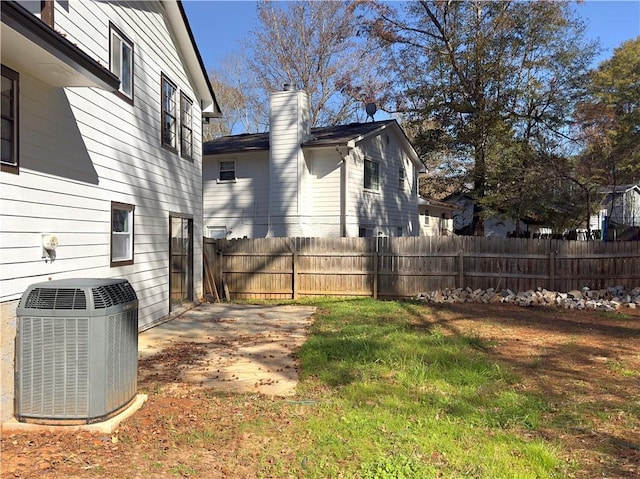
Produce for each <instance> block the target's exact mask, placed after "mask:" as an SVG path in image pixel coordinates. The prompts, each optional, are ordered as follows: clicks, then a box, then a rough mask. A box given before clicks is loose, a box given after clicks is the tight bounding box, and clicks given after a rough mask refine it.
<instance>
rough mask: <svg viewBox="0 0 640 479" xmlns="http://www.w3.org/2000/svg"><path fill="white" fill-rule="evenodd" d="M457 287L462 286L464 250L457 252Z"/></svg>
mask: <svg viewBox="0 0 640 479" xmlns="http://www.w3.org/2000/svg"><path fill="white" fill-rule="evenodd" d="M458 287H459V288H460V289H462V288H464V251H463V250H460V251H459V252H458Z"/></svg>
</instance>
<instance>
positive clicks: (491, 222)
mask: <svg viewBox="0 0 640 479" xmlns="http://www.w3.org/2000/svg"><path fill="white" fill-rule="evenodd" d="M445 200H446V202H447V203H452V204H454V205H456V206H457V207H458V210H457V211H456V212H455V213H454V214H453V230H454V232H455V233H456V234H460V235H470V234H472V231H471V225H472V222H473V209H474V200H473V198H472V197H471V196H469V195H466V194H462V193H454V194H451V195H449V196H447V197H446V198H445ZM483 226H484V236H496V237H502V238H506V237H507V236H511V235H513V234H515V233H516V231H517V230H519V231H520V232H521V233H523V234H526V232H529V234H531V232H530V231H529V228H528V224H527V223H526V222H525V221H523V220H518V221H517V222H516V221H515V220H513V219H512V218H507V217H506V216H502V215H498V214H496V215H493V216H491V217H489V218H485V219H484V221H483Z"/></svg>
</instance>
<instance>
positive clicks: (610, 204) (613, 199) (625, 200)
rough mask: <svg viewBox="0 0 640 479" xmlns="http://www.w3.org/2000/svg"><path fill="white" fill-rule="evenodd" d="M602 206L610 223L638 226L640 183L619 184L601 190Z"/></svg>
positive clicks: (639, 218) (639, 216)
mask: <svg viewBox="0 0 640 479" xmlns="http://www.w3.org/2000/svg"><path fill="white" fill-rule="evenodd" d="M601 193H602V194H603V195H604V199H603V200H602V208H603V209H605V210H606V214H607V215H608V220H609V222H610V223H615V224H616V225H620V226H640V185H620V186H616V187H615V188H614V187H609V188H605V189H603V190H601Z"/></svg>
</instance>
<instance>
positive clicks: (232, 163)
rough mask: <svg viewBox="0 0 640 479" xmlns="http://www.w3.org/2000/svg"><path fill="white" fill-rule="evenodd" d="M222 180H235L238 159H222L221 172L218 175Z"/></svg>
mask: <svg viewBox="0 0 640 479" xmlns="http://www.w3.org/2000/svg"><path fill="white" fill-rule="evenodd" d="M218 179H219V180H220V181H235V179H236V160H229V161H221V162H220V173H219V175H218Z"/></svg>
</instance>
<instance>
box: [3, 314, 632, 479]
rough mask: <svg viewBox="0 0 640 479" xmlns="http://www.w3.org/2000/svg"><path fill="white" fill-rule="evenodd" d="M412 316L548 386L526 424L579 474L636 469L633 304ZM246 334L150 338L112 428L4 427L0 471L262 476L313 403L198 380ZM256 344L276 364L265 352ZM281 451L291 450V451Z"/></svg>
mask: <svg viewBox="0 0 640 479" xmlns="http://www.w3.org/2000/svg"><path fill="white" fill-rule="evenodd" d="M263 319H264V318H263ZM415 322H416V324H422V325H424V326H425V327H429V328H432V327H438V328H440V329H441V330H442V331H443V333H445V334H459V335H467V336H474V337H477V338H479V339H481V340H482V343H483V344H486V345H488V348H487V353H488V354H490V355H491V356H492V357H493V358H494V359H495V360H496V361H500V362H502V363H503V364H508V365H510V366H511V367H513V368H514V370H515V372H516V373H517V374H518V376H520V377H521V378H522V381H521V384H520V386H519V387H520V388H522V390H525V391H529V392H531V393H534V394H542V395H544V396H545V397H546V398H548V399H549V400H550V409H549V411H548V413H547V414H548V421H547V422H546V423H545V425H544V427H542V428H541V429H538V430H535V431H523V434H534V435H542V436H543V437H545V438H546V439H547V440H549V441H552V442H554V443H556V444H557V445H558V448H559V450H561V451H564V452H563V454H565V455H566V459H567V460H568V461H573V462H575V464H577V468H578V472H577V473H576V474H575V476H574V477H576V478H579V479H587V478H589V479H590V478H593V477H608V478H629V479H631V478H637V477H640V312H638V311H631V310H625V311H624V314H612V313H607V314H603V313H596V312H587V311H566V310H558V309H553V308H519V307H517V306H509V305H479V304H459V305H448V306H438V307H426V308H425V314H424V315H423V316H422V317H416V318H415ZM231 323H233V321H230V322H228V323H227V324H229V325H231ZM207 338H209V339H207ZM245 339H247V341H244V340H242V341H239V342H234V340H233V339H229V338H227V339H226V340H225V341H226V342H225V341H222V339H221V338H220V336H219V335H216V334H205V335H204V336H203V335H202V334H201V332H200V333H198V334H195V333H194V334H191V335H189V334H187V335H184V336H182V337H181V338H180V340H178V339H177V338H173V341H170V342H169V343H168V344H167V345H166V346H163V347H162V348H157V349H150V350H149V351H147V353H146V355H144V356H143V357H142V358H141V360H140V382H139V384H140V388H141V389H142V390H145V391H146V392H148V395H149V399H148V401H147V402H146V403H145V404H144V406H143V407H142V409H141V410H140V411H138V412H137V413H136V414H135V415H134V416H132V417H131V418H129V419H127V420H126V421H124V422H123V423H122V424H121V426H120V427H119V429H118V430H117V431H116V432H115V433H114V434H112V435H95V434H94V435H91V434H88V433H84V432H81V433H72V434H51V433H36V434H34V433H19V434H11V435H6V436H5V437H3V438H2V464H1V469H0V477H2V479H5V478H14V477H17V478H25V479H27V478H45V479H47V478H63V477H64V478H67V477H71V478H96V477H109V478H113V479H136V478H145V479H146V478H175V477H193V478H211V479H215V478H238V479H242V478H255V477H257V476H258V471H259V470H260V464H259V462H260V460H264V458H262V459H261V456H260V453H261V451H262V450H263V449H264V446H265V443H266V441H268V440H269V437H273V435H274V434H278V431H279V428H280V427H281V426H283V425H286V424H287V422H288V421H295V420H296V417H297V416H296V415H300V414H312V413H313V412H312V410H309V409H292V408H286V407H282V406H281V404H282V402H284V401H287V399H286V397H278V396H270V395H266V396H265V395H263V394H258V393H257V392H252V391H249V392H246V391H245V392H241V393H237V392H230V391H225V390H224V389H218V388H212V387H206V386H204V385H203V384H200V382H199V381H198V380H197V377H198V375H199V374H200V373H198V371H200V372H201V371H202V370H203V369H207V370H209V371H210V372H216V371H217V369H218V364H222V362H221V363H216V362H215V359H214V358H212V357H211V356H210V353H211V348H213V347H214V346H212V344H214V343H215V344H216V345H217V346H216V347H217V348H219V349H220V348H222V349H221V350H220V351H219V353H220V358H222V359H224V360H228V359H233V358H236V357H237V356H234V355H236V354H237V353H238V351H239V348H240V349H241V347H244V346H246V347H248V351H249V352H251V347H254V346H255V347H257V346H259V344H260V341H257V342H256V341H255V339H256V338H254V341H253V342H252V341H250V340H249V339H248V337H247V338H245ZM258 339H260V338H258ZM254 343H255V344H254ZM253 353H254V354H255V359H256V360H258V359H260V360H261V361H263V365H267V364H269V365H270V364H271V363H268V361H269V360H270V359H273V358H269V357H268V356H269V355H268V354H266V356H267V357H266V358H265V357H263V356H265V354H264V352H263V351H260V353H259V352H258V351H253ZM222 359H221V361H222ZM208 361H213V362H208ZM194 371H195V372H196V373H197V374H194ZM232 374H233V373H232ZM218 379H221V378H218ZM237 382H240V381H235V380H233V381H219V382H218V383H217V384H218V385H223V384H233V383H237ZM247 385H250V386H252V387H253V384H251V383H247ZM221 391H222V392H221ZM301 411H303V412H301ZM247 423H254V424H255V423H259V424H262V425H264V430H260V429H255V428H247V426H246V425H247ZM292 440H295V438H292ZM280 454H281V458H282V460H284V461H287V460H293V459H292V458H289V457H288V456H289V455H290V454H291V453H290V451H287V450H283V451H280ZM285 477H286V476H285Z"/></svg>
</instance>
